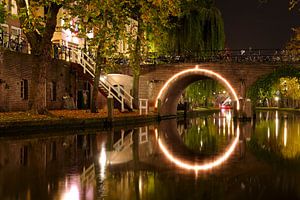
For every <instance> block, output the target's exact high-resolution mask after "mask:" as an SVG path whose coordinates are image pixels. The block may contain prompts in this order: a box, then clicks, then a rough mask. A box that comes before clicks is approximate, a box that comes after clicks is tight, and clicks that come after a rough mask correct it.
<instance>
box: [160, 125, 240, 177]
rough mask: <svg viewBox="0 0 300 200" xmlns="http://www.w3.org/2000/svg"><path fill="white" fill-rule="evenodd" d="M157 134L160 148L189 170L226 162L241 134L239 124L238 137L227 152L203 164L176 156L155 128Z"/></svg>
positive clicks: (178, 164) (168, 156)
mask: <svg viewBox="0 0 300 200" xmlns="http://www.w3.org/2000/svg"><path fill="white" fill-rule="evenodd" d="M155 136H156V139H157V141H158V145H159V148H160V149H161V150H162V152H163V153H164V155H165V156H166V157H167V158H168V159H169V160H170V161H171V162H173V163H175V164H176V165H177V166H178V167H180V168H184V169H187V170H195V171H198V170H209V169H212V168H214V167H217V166H219V165H221V164H222V163H223V162H225V161H226V160H227V159H228V158H229V156H230V155H231V154H232V152H233V151H234V149H235V147H236V145H237V144H238V141H239V136H240V129H239V126H238V127H237V130H236V137H235V139H234V140H233V142H232V144H231V145H230V146H229V148H228V149H227V150H226V152H225V153H224V154H223V155H221V156H219V157H218V158H217V159H215V160H213V161H211V162H208V163H203V164H199V163H195V164H190V163H188V162H187V161H185V160H182V159H179V158H177V157H175V156H174V155H172V153H171V152H170V151H169V150H168V149H167V148H166V146H165V145H164V144H163V142H162V141H161V139H160V138H159V137H158V131H157V129H155Z"/></svg>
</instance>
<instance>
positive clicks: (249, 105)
mask: <svg viewBox="0 0 300 200" xmlns="http://www.w3.org/2000/svg"><path fill="white" fill-rule="evenodd" d="M244 114H245V117H246V118H247V119H249V118H252V115H253V110H252V103H251V100H250V99H247V100H246V101H245V104H244Z"/></svg>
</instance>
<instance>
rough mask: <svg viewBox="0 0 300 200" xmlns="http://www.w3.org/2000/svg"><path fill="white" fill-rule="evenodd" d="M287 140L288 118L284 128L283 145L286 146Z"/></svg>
mask: <svg viewBox="0 0 300 200" xmlns="http://www.w3.org/2000/svg"><path fill="white" fill-rule="evenodd" d="M286 142H287V120H286V119H285V120H284V129H283V145H284V146H285V147H286Z"/></svg>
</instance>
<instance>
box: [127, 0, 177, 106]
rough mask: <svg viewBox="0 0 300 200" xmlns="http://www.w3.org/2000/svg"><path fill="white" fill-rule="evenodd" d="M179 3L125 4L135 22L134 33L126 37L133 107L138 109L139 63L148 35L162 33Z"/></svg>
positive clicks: (137, 0) (140, 1) (170, 0)
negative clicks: (131, 76) (131, 77)
mask: <svg viewBox="0 0 300 200" xmlns="http://www.w3.org/2000/svg"><path fill="white" fill-rule="evenodd" d="M179 2H180V1H178V0H154V1H143V0H130V1H128V2H127V4H126V6H127V8H128V10H129V11H130V12H129V15H128V17H129V18H131V19H134V20H135V21H136V31H135V32H132V33H133V34H130V35H128V44H129V54H130V61H131V62H130V65H131V68H132V71H133V90H132V95H133V98H134V106H135V107H138V96H139V76H140V63H141V61H142V56H143V55H145V52H146V51H147V50H148V49H149V46H148V45H149V35H150V34H154V35H159V34H160V33H161V32H162V29H161V27H163V26H167V24H168V18H169V16H171V15H176V14H177V13H178V8H179V6H178V5H179Z"/></svg>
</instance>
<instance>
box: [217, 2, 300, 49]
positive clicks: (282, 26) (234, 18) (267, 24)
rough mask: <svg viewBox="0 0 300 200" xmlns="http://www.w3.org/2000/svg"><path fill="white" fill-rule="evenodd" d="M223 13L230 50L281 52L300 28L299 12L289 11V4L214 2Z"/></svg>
mask: <svg viewBox="0 0 300 200" xmlns="http://www.w3.org/2000/svg"><path fill="white" fill-rule="evenodd" d="M215 1H216V5H217V7H218V8H219V9H220V11H221V13H222V16H223V20H224V25H225V34H226V46H227V47H229V48H230V49H245V48H249V47H252V48H253V49H255V48H260V49H262V48H264V49H270V48H282V47H283V46H284V45H285V43H286V42H287V41H289V39H290V37H291V35H292V30H291V28H292V27H296V26H300V11H297V10H294V11H289V10H288V1H289V0H269V2H268V3H266V4H260V3H259V1H258V0H215Z"/></svg>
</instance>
